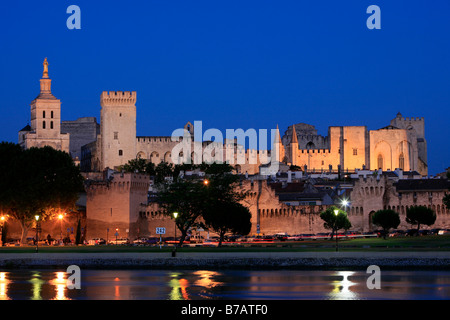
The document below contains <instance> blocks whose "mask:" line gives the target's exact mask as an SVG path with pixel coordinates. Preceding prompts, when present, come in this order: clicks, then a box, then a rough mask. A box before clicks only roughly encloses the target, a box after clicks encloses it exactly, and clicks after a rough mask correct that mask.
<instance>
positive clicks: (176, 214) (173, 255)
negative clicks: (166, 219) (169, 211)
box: [172, 212, 178, 257]
mask: <svg viewBox="0 0 450 320" xmlns="http://www.w3.org/2000/svg"><path fill="white" fill-rule="evenodd" d="M173 217H174V218H175V238H174V239H173V240H174V244H173V250H172V257H175V256H176V254H177V253H176V252H177V217H178V212H174V213H173Z"/></svg>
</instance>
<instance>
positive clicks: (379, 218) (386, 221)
mask: <svg viewBox="0 0 450 320" xmlns="http://www.w3.org/2000/svg"><path fill="white" fill-rule="evenodd" d="M372 223H373V224H375V225H377V226H380V227H381V228H383V238H384V239H386V235H387V233H388V232H389V229H391V228H394V229H395V228H397V227H398V225H399V224H400V216H399V214H398V213H397V212H395V211H394V210H378V211H377V212H375V213H374V214H373V216H372Z"/></svg>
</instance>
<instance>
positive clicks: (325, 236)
mask: <svg viewBox="0 0 450 320" xmlns="http://www.w3.org/2000/svg"><path fill="white" fill-rule="evenodd" d="M330 237H331V234H330V233H325V232H320V233H318V234H316V240H327V239H330Z"/></svg>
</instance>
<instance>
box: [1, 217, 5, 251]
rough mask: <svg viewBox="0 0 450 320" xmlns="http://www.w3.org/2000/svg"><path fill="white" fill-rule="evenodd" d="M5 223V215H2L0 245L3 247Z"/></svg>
mask: <svg viewBox="0 0 450 320" xmlns="http://www.w3.org/2000/svg"><path fill="white" fill-rule="evenodd" d="M4 224H5V216H1V217H0V247H3V225H4Z"/></svg>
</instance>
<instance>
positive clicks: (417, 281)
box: [0, 270, 450, 300]
mask: <svg viewBox="0 0 450 320" xmlns="http://www.w3.org/2000/svg"><path fill="white" fill-rule="evenodd" d="M68 276H69V274H68V273H66V270H61V271H55V270H13V271H0V299H2V300H3V299H12V300H29V299H32V300H53V299H56V300H70V299H75V300H76V299H78V300H86V299H87V300H114V299H117V300H144V299H156V300H202V299H203V300H204V299H208V300H211V299H222V300H223V299H226V300H228V299H235V300H236V299H237V300H248V299H258V300H263V299H271V300H272V299H283V300H286V299H319V300H324V299H325V300H328V299H340V300H345V299H403V300H404V299H407V300H412V299H421V300H428V299H432V300H435V299H449V298H450V271H435V272H433V271H383V270H382V271H381V282H380V284H381V289H372V290H371V289H369V288H368V287H367V279H368V277H369V276H370V274H367V273H366V272H365V271H357V272H352V271H305V270H301V271H292V270H276V271H254V270H248V271H236V270H226V271H208V270H199V271H170V270H81V289H68V288H67V286H66V278H67V277H68Z"/></svg>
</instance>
